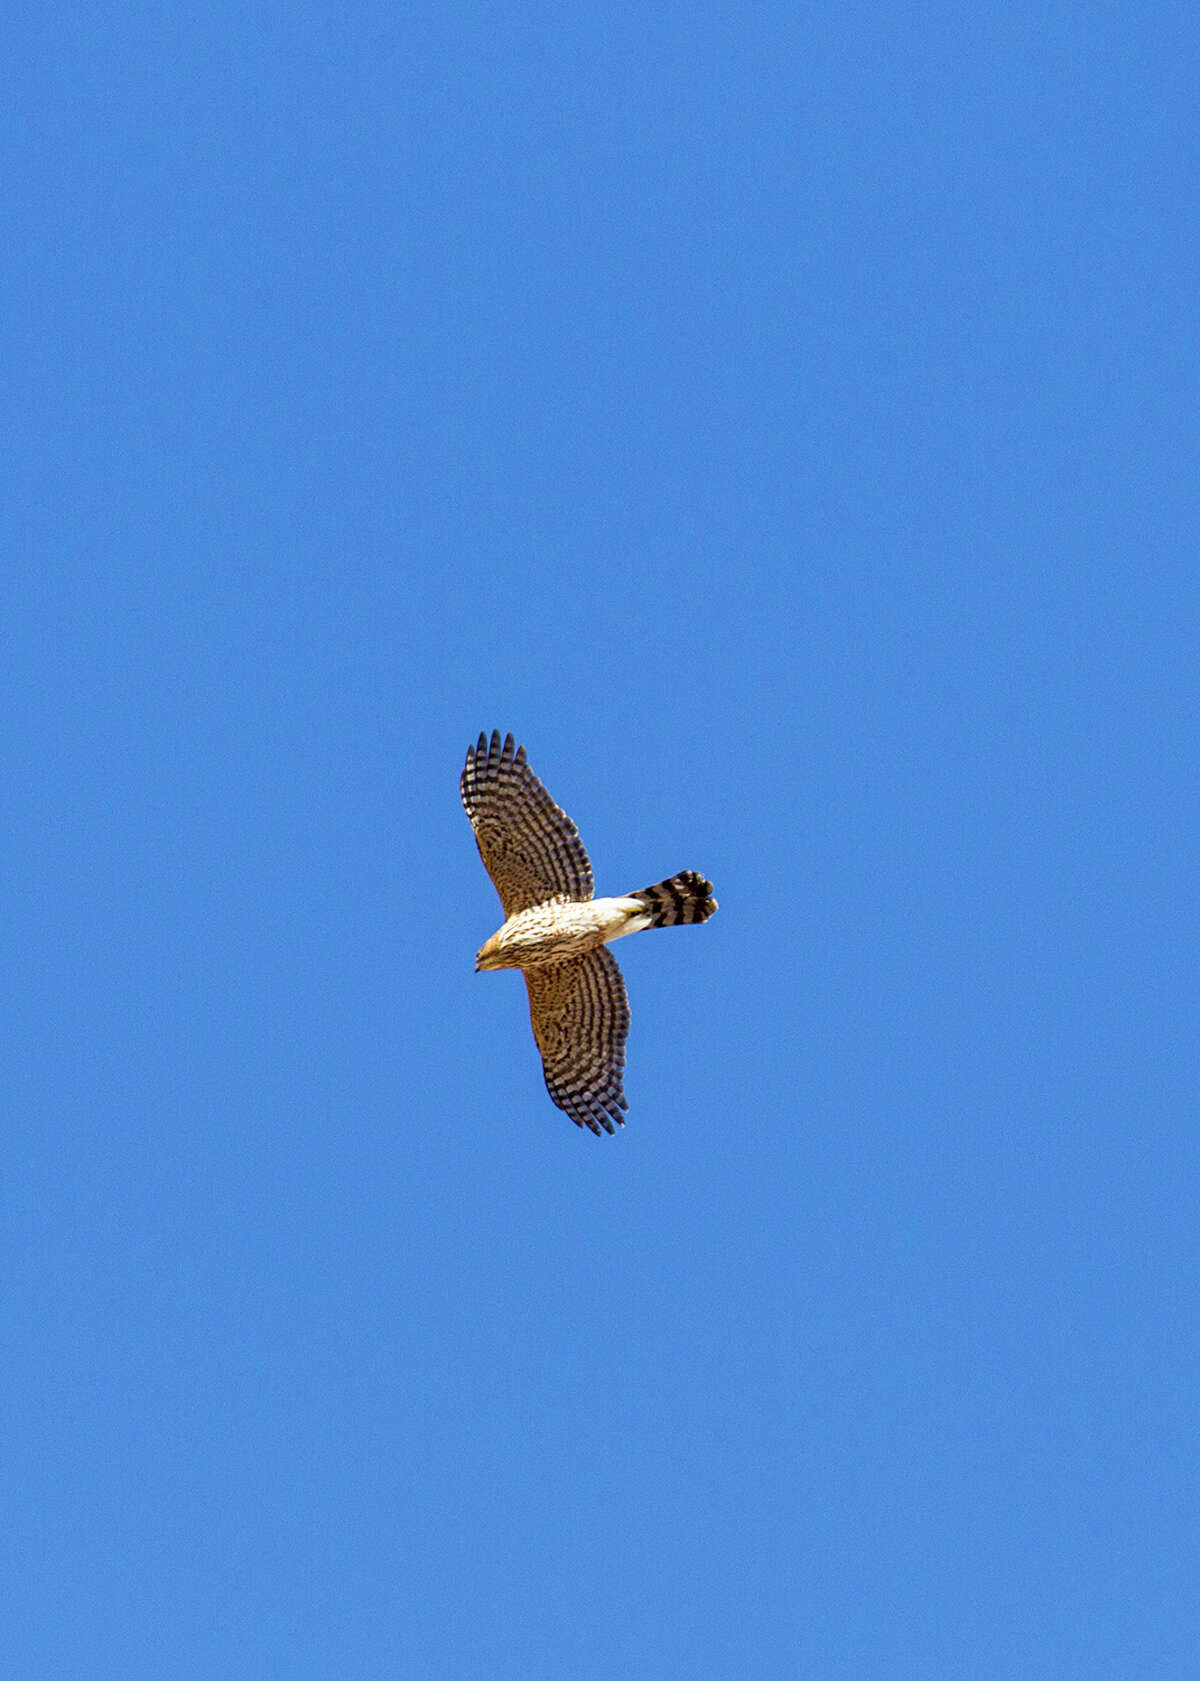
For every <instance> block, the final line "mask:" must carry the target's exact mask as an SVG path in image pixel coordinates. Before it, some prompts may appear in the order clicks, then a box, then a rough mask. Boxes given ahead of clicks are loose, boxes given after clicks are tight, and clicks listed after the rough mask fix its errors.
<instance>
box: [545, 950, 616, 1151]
mask: <svg viewBox="0 0 1200 1681" xmlns="http://www.w3.org/2000/svg"><path fill="white" fill-rule="evenodd" d="M524 974H525V984H526V986H527V987H528V988H529V1018H530V1021H531V1022H532V1023H533V1036H534V1038H535V1039H536V1040H537V1044H538V1050H539V1051H541V1053H542V1067H543V1070H544V1072H545V1075H546V1090H547V1091H548V1092H549V1093H550V1096H551V1097H552V1098H553V1100H554V1102H555V1103H557V1105H558V1107H559V1108H560V1109H561V1110H563V1111H564V1113H565V1114H567V1115H569V1116H570V1117H571V1119H572V1120H573V1121H574V1122H575V1125H576V1126H586V1127H590V1128H591V1130H592V1131H593V1132H594V1133H596V1134H597V1136H599V1133H600V1130H601V1128H603V1129H604V1131H605V1132H612V1130H613V1124H614V1122H615V1123H616V1125H617V1126H624V1125H625V1118H624V1117H625V1111H626V1109H627V1108H628V1105H627V1104H626V1102H625V1093H624V1090H623V1089H622V1076H623V1074H624V1072H625V1041H626V1039H627V1038H628V1036H629V1002H628V1000H627V998H626V996H625V982H624V981H623V980H622V979H621V971H620V969H619V968H618V967H617V960H616V958H615V957H614V956H613V955H612V953H611V952H610V951H609V949H608V947H607V946H597V947H596V949H595V950H594V951H589V952H585V953H584V955H583V956H582V957H574V958H572V959H571V960H570V962H568V963H555V964H550V965H547V966H546V967H544V968H538V969H526V970H525V971H524Z"/></svg>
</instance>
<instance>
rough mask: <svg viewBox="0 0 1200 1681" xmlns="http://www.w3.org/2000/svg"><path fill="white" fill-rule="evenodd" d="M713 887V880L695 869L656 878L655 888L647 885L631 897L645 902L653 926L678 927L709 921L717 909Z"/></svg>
mask: <svg viewBox="0 0 1200 1681" xmlns="http://www.w3.org/2000/svg"><path fill="white" fill-rule="evenodd" d="M712 890H713V884H712V882H711V881H706V880H705V879H704V877H703V876H701V875H697V874H696V872H695V870H681V871H680V872H679V874H678V875H677V876H668V877H667V879H666V881H656V882H655V884H654V886H653V887H643V888H642V890H641V892H640V893H631V894H630V895H629V897H630V898H631V899H640V900H641V902H642V904H643V905H645V907H646V909H647V910H648V911H649V912H650V926H651V927H652V928H674V927H675V925H676V924H677V923H680V922H707V921H708V919H709V917H710V916H711V915H712V914H713V912H714V911H715V910H716V908H717V901H716V900H715V899H714V898H713V896H712Z"/></svg>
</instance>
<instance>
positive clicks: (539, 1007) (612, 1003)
mask: <svg viewBox="0 0 1200 1681" xmlns="http://www.w3.org/2000/svg"><path fill="white" fill-rule="evenodd" d="M460 787H461V790H462V802H463V805H464V806H465V807H466V812H467V816H468V817H469V818H470V819H471V827H472V828H473V829H474V831H475V840H476V842H477V843H478V846H479V856H480V857H481V858H482V859H483V867H484V869H485V870H486V871H487V873H488V874H489V875H490V876H491V878H492V884H493V886H494V887H495V889H496V891H497V893H499V895H500V903H501V905H502V906H503V907H504V915H505V917H506V918H507V921H506V922H505V924H504V926H503V927H502V928H500V929H498V930H497V931H496V933H494V934H493V935H492V937H491V939H490V940H485V941H484V943H483V945H482V946H481V948H480V950H479V953H478V955H477V957H476V959H475V968H476V971H478V970H480V969H520V970H521V971H522V973H523V974H524V976H525V985H526V986H527V987H528V989H529V1018H530V1021H531V1022H532V1023H533V1036H534V1038H535V1039H536V1040H537V1047H538V1050H539V1051H540V1052H541V1053H542V1067H543V1070H544V1072H545V1075H546V1089H547V1091H548V1092H549V1093H550V1096H551V1098H552V1099H553V1100H554V1102H555V1103H557V1105H558V1107H559V1108H560V1109H562V1110H564V1111H565V1112H566V1114H568V1115H569V1116H570V1117H571V1119H572V1120H573V1121H574V1122H575V1125H576V1126H578V1127H584V1126H586V1127H589V1128H590V1129H591V1131H592V1132H594V1133H595V1134H596V1136H597V1137H599V1136H600V1131H601V1128H603V1130H604V1131H605V1132H609V1133H611V1132H612V1130H613V1123H614V1122H615V1123H616V1125H617V1126H624V1125H625V1112H626V1110H627V1108H628V1105H627V1104H626V1102H625V1093H624V1091H623V1090H622V1085H621V1076H622V1073H623V1071H624V1068H625V1040H626V1038H627V1037H628V1034H629V1004H628V1001H627V1000H626V997H625V983H624V981H623V980H622V979H621V971H620V969H618V967H617V962H616V959H615V958H614V957H613V954H612V952H611V951H608V950H606V947H607V945H608V942H609V941H610V940H619V939H621V938H622V936H623V935H625V934H636V933H638V932H639V930H640V929H642V928H669V927H672V926H673V925H674V924H675V923H678V922H707V921H708V919H709V917H710V916H711V915H712V914H713V912H714V911H715V910H716V908H717V901H716V900H715V899H714V898H713V896H712V890H713V887H712V882H711V881H706V880H705V878H704V877H703V876H701V875H697V874H696V872H695V871H694V870H683V871H682V872H681V873H680V874H679V875H674V876H669V877H668V878H667V880H666V881H660V882H656V883H655V885H654V886H653V887H643V888H642V889H641V891H640V892H638V893H627V894H626V895H625V896H624V898H620V899H594V898H593V897H592V866H591V865H590V864H589V863H588V855H587V853H586V852H585V851H584V849H583V842H582V841H581V840H580V838H579V831H578V830H577V829H576V827H575V825H574V823H572V821H571V819H570V818H569V817H568V816H567V814H566V812H565V811H561V810H560V809H559V807H558V806H556V805H555V803H554V801H553V800H552V799H551V798H550V796H549V794H548V793H547V792H546V790H545V789H544V788H543V787H542V785H541V783H540V782H539V781H538V779H537V777H536V776H535V775H534V774H533V772H532V771H531V770H530V768H529V766H528V765H527V764H526V762H525V749H524V748H523V747H518V748H516V750H515V751H514V748H513V738H512V736H511V735H508V736H505V738H504V741H503V743H501V740H500V732H499V730H493V731H492V739H491V741H490V742H489V741H488V738H487V736H486V735H481V736H480V737H479V740H478V741H477V742H476V744H475V746H474V747H470V748H468V749H467V762H466V764H465V766H464V767H463V773H462V778H461V782H460Z"/></svg>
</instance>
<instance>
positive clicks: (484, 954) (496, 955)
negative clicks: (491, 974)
mask: <svg viewBox="0 0 1200 1681" xmlns="http://www.w3.org/2000/svg"><path fill="white" fill-rule="evenodd" d="M504 967H505V963H504V959H503V958H502V957H501V955H500V935H499V933H496V934H493V935H492V937H491V939H490V940H485V941H484V942H483V944H482V945H481V946H480V948H479V950H478V951H477V952H476V953H475V973H476V974H478V973H479V972H480V970H481V969H503V968H504Z"/></svg>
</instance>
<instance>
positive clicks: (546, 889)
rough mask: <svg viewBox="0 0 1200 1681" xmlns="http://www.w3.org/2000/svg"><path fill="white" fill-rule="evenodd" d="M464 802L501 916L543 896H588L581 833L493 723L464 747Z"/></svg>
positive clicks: (589, 873) (522, 754) (589, 878)
mask: <svg viewBox="0 0 1200 1681" xmlns="http://www.w3.org/2000/svg"><path fill="white" fill-rule="evenodd" d="M459 786H460V788H461V789H462V802H463V805H464V806H465V807H466V812H467V816H468V817H469V818H470V819H471V827H472V828H473V829H474V831H475V839H476V842H477V843H478V846H479V856H480V857H481V858H482V859H483V867H484V869H485V870H486V871H487V873H488V874H489V875H490V876H491V878H492V882H493V884H494V885H495V888H496V892H497V893H499V895H500V903H501V904H502V905H503V906H504V914H505V916H506V917H508V916H512V914H513V912H514V911H521V910H526V909H527V908H528V907H529V906H530V905H540V904H542V903H543V902H544V901H545V900H547V899H555V898H563V899H590V898H591V896H592V866H591V865H590V864H589V863H588V855H587V853H586V852H585V851H584V849H583V842H582V841H581V840H580V838H579V832H578V830H577V829H576V827H575V825H574V823H572V821H571V819H570V818H569V817H568V816H567V814H566V812H565V811H560V810H559V808H558V806H556V805H555V803H554V801H553V800H552V799H551V798H550V796H549V794H548V793H547V792H546V790H545V789H544V788H543V787H542V785H541V783H540V782H539V781H538V779H537V777H536V776H535V775H534V774H533V772H532V771H531V770H530V768H529V766H528V765H527V764H526V763H525V749H524V748H523V747H521V748H518V749H517V751H516V752H515V753H514V751H513V738H512V736H511V735H509V736H505V738H504V743H503V745H501V742H500V732H499V730H493V731H492V739H491V742H490V743H489V742H488V739H487V737H486V736H485V735H481V736H480V737H479V740H478V741H477V742H476V744H475V746H474V747H470V748H468V749H467V762H466V764H465V765H464V766H463V773H462V779H461V782H460V784H459Z"/></svg>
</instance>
